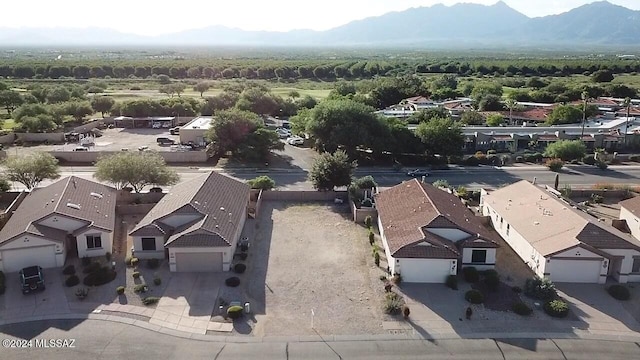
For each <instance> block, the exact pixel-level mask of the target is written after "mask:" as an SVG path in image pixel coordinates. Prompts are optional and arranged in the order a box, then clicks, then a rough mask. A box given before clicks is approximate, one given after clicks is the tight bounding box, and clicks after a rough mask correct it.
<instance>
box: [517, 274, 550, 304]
mask: <svg viewBox="0 0 640 360" xmlns="http://www.w3.org/2000/svg"><path fill="white" fill-rule="evenodd" d="M524 294H525V295H527V296H528V297H531V298H534V299H539V300H545V301H546V300H553V299H555V298H556V296H557V295H558V294H557V292H556V286H555V285H554V284H553V283H552V282H551V280H549V279H540V278H539V277H534V278H532V279H527V281H526V282H525V284H524Z"/></svg>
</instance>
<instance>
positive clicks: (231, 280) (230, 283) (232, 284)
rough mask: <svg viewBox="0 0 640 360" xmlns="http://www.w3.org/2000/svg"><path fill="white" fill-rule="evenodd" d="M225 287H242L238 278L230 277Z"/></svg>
mask: <svg viewBox="0 0 640 360" xmlns="http://www.w3.org/2000/svg"><path fill="white" fill-rule="evenodd" d="M224 283H225V285H227V286H229V287H236V286H238V285H240V278H238V277H235V276H234V277H230V278H228V279H227V280H225V281H224Z"/></svg>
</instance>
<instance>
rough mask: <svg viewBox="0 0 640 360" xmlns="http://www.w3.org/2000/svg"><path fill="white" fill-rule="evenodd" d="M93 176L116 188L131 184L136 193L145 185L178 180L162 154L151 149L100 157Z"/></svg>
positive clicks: (167, 183) (172, 182)
mask: <svg viewBox="0 0 640 360" xmlns="http://www.w3.org/2000/svg"><path fill="white" fill-rule="evenodd" d="M93 176H94V177H95V178H96V179H98V180H100V181H107V182H110V183H112V184H113V185H114V186H115V187H116V188H118V189H122V188H123V187H125V186H131V187H132V188H133V190H134V191H135V192H136V193H139V192H140V191H141V190H142V189H143V188H144V187H145V186H147V185H156V186H169V185H173V184H175V183H177V182H178V181H179V180H180V176H178V174H177V173H176V172H175V170H173V169H171V168H169V167H168V166H167V164H166V163H165V161H164V159H163V158H162V156H160V154H158V153H156V152H153V151H143V152H119V153H116V154H114V155H110V156H106V157H102V158H100V159H99V160H98V162H97V163H96V172H95V174H94V175H93Z"/></svg>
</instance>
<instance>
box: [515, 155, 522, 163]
mask: <svg viewBox="0 0 640 360" xmlns="http://www.w3.org/2000/svg"><path fill="white" fill-rule="evenodd" d="M516 162H517V163H523V162H524V157H522V156H516Z"/></svg>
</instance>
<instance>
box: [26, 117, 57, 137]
mask: <svg viewBox="0 0 640 360" xmlns="http://www.w3.org/2000/svg"><path fill="white" fill-rule="evenodd" d="M16 123H17V124H19V127H18V128H19V129H20V130H21V131H23V132H27V133H45V132H51V131H53V130H55V129H57V128H58V124H57V123H56V121H55V120H54V117H53V116H52V115H50V114H40V115H37V116H25V117H22V118H20V120H16Z"/></svg>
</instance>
